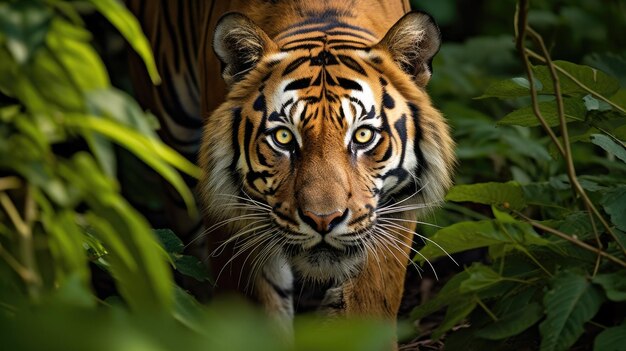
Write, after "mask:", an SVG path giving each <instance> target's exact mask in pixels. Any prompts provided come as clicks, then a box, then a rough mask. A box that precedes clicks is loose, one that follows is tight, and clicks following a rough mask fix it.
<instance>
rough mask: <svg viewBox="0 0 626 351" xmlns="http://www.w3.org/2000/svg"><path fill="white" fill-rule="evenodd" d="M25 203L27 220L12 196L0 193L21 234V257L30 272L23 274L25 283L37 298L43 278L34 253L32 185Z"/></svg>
mask: <svg viewBox="0 0 626 351" xmlns="http://www.w3.org/2000/svg"><path fill="white" fill-rule="evenodd" d="M25 203H26V208H25V211H24V212H25V217H26V220H23V219H22V218H21V217H20V214H19V212H18V211H17V208H16V207H15V205H14V204H13V201H11V198H10V197H9V196H8V195H7V194H6V193H4V192H2V193H0V204H1V205H2V207H3V208H4V211H5V212H6V213H7V215H8V216H9V218H10V219H11V222H13V226H14V227H15V229H16V230H17V233H18V234H19V247H20V259H21V261H22V265H23V267H24V269H25V270H26V271H27V272H28V273H27V274H26V275H25V276H24V275H22V277H23V278H24V277H25V278H24V283H25V284H26V287H27V290H28V293H29V295H30V296H31V297H32V298H37V297H38V296H39V287H40V285H41V279H40V278H39V274H37V267H36V262H35V255H34V254H33V235H32V234H33V233H32V227H31V224H32V221H33V218H34V212H35V211H34V200H33V199H32V190H31V188H30V187H28V188H27V190H26V199H25Z"/></svg>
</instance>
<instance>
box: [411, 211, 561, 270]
mask: <svg viewBox="0 0 626 351" xmlns="http://www.w3.org/2000/svg"><path fill="white" fill-rule="evenodd" d="M430 239H431V240H432V242H431V241H429V242H427V243H426V246H424V248H422V250H420V254H421V255H423V256H424V258H422V257H421V255H417V256H416V257H415V260H416V261H418V262H423V261H424V260H425V259H428V260H431V259H433V258H436V257H440V256H443V255H445V252H444V251H443V250H446V251H447V252H448V253H449V254H453V253H456V252H461V251H466V250H470V249H475V248H479V247H486V246H491V245H497V244H508V245H512V246H513V247H515V246H517V245H522V246H528V245H549V244H550V241H548V240H546V239H544V238H542V237H540V236H539V235H538V234H537V233H536V232H535V231H534V230H533V229H532V227H531V226H530V224H528V223H522V222H517V223H506V222H504V223H502V222H499V221H497V220H484V221H475V222H460V223H456V224H453V225H451V226H448V227H445V228H442V229H440V230H439V231H437V232H436V233H435V234H434V235H433V236H431V237H430ZM435 243H437V244H435Z"/></svg>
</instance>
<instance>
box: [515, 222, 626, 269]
mask: <svg viewBox="0 0 626 351" xmlns="http://www.w3.org/2000/svg"><path fill="white" fill-rule="evenodd" d="M513 212H515V214H517V215H518V216H520V217H522V218H523V219H524V220H525V221H526V222H528V223H529V224H530V225H532V226H533V227H535V228H537V229H541V230H543V231H544V232H548V233H551V234H554V235H556V236H558V237H559V238H561V239H564V240H567V241H569V242H571V243H572V244H574V245H576V246H578V247H581V248H583V249H585V250H588V251H591V252H595V253H596V254H598V255H600V256H602V257H606V258H607V259H609V260H610V261H613V262H615V263H617V264H619V265H620V266H622V267H624V268H626V262H624V261H622V260H620V259H619V258H617V257H615V256H613V255H611V254H610V253H607V252H605V251H602V250H600V249H598V248H597V247H594V246H591V245H589V244H587V243H585V242H583V241H580V240H578V239H576V238H574V237H572V236H570V235H567V234H565V233H563V232H561V231H559V230H557V229H554V228H550V227H548V226H545V225H543V224H541V223H539V222H537V221H534V220H532V219H530V218H528V217H526V216H525V215H524V214H523V213H521V212H519V211H513Z"/></svg>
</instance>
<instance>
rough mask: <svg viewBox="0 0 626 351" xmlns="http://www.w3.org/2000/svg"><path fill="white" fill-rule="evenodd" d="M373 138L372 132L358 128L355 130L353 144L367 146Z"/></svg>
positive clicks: (368, 129)
mask: <svg viewBox="0 0 626 351" xmlns="http://www.w3.org/2000/svg"><path fill="white" fill-rule="evenodd" d="M373 137H374V131H372V130H371V129H370V128H364V127H363V128H359V129H357V130H356V133H354V137H353V139H354V142H355V143H357V144H367V143H369V142H370V141H371V140H372V138H373Z"/></svg>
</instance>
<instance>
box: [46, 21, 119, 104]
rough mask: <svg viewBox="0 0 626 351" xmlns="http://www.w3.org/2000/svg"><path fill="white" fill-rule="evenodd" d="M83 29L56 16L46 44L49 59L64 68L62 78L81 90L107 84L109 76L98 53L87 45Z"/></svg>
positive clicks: (88, 38) (87, 33)
mask: <svg viewBox="0 0 626 351" xmlns="http://www.w3.org/2000/svg"><path fill="white" fill-rule="evenodd" d="M90 40H91V35H90V34H89V32H87V31H86V30H85V29H83V28H81V27H77V26H75V25H72V24H70V23H69V22H66V21H63V20H60V19H55V20H54V21H53V22H52V30H51V32H50V35H48V38H47V39H46V44H47V46H48V48H49V50H46V52H47V53H48V55H50V56H51V58H52V60H53V61H54V62H56V63H57V64H58V65H59V66H61V67H62V68H63V72H64V73H65V76H64V79H65V80H67V81H70V82H71V84H72V85H73V86H74V87H76V88H77V89H78V90H79V91H80V92H81V93H82V92H87V91H90V90H94V89H105V88H108V86H109V77H108V74H107V71H106V68H105V67H104V63H103V62H102V60H101V59H100V56H99V55H98V53H97V52H96V51H95V50H94V49H93V48H92V47H91V46H90V45H89V41H90ZM81 97H82V96H81Z"/></svg>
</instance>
